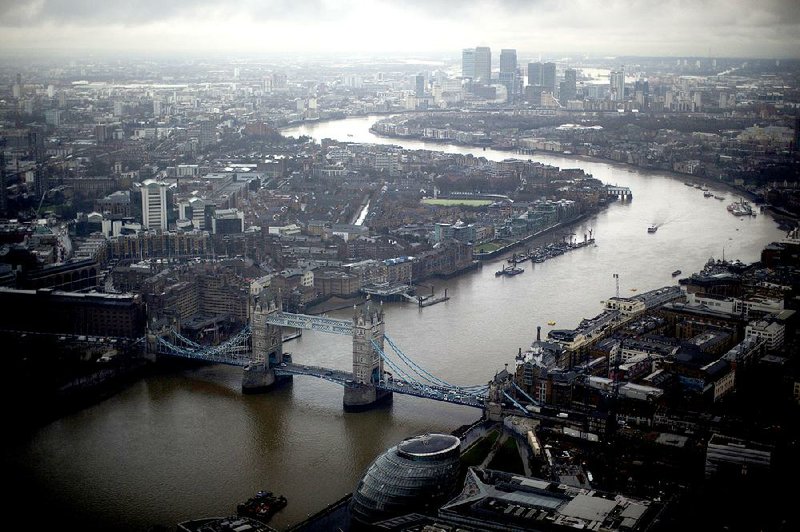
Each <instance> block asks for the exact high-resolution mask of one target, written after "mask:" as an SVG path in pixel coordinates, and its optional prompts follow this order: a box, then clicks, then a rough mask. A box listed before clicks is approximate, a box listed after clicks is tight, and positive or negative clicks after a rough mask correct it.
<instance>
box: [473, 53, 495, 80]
mask: <svg viewBox="0 0 800 532" xmlns="http://www.w3.org/2000/svg"><path fill="white" fill-rule="evenodd" d="M475 79H476V80H478V81H480V82H482V83H485V84H487V85H488V84H489V83H491V81H492V49H491V48H489V47H488V46H478V47H477V48H475Z"/></svg>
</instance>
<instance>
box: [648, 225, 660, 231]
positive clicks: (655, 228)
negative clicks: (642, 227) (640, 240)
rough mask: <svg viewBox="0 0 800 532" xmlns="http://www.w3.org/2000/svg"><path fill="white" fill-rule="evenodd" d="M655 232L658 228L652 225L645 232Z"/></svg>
mask: <svg viewBox="0 0 800 532" xmlns="http://www.w3.org/2000/svg"><path fill="white" fill-rule="evenodd" d="M656 231H658V226H657V225H655V224H653V225H651V226H650V227H648V228H647V232H648V233H655V232H656Z"/></svg>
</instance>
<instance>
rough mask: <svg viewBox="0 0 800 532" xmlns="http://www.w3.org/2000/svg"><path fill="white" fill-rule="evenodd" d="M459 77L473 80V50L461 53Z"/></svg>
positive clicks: (464, 50)
mask: <svg viewBox="0 0 800 532" xmlns="http://www.w3.org/2000/svg"><path fill="white" fill-rule="evenodd" d="M461 77H462V78H469V79H475V48H464V49H463V50H462V51H461Z"/></svg>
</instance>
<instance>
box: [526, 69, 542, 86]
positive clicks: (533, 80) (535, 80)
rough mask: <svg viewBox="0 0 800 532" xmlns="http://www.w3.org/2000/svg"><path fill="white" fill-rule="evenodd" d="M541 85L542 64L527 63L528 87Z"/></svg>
mask: <svg viewBox="0 0 800 532" xmlns="http://www.w3.org/2000/svg"><path fill="white" fill-rule="evenodd" d="M541 84H542V64H541V63H528V85H534V86H536V85H541Z"/></svg>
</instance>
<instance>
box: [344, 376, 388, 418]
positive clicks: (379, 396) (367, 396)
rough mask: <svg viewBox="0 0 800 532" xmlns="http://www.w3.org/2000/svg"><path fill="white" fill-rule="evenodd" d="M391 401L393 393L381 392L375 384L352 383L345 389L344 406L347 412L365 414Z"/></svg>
mask: <svg viewBox="0 0 800 532" xmlns="http://www.w3.org/2000/svg"><path fill="white" fill-rule="evenodd" d="M391 400H392V392H390V391H387V390H379V389H378V388H377V387H376V386H375V385H374V384H359V383H352V384H348V385H345V387H344V397H343V398H342V406H343V407H344V411H345V412H363V411H364V410H369V409H370V408H373V407H375V406H378V405H380V404H384V403H388V402H391Z"/></svg>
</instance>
